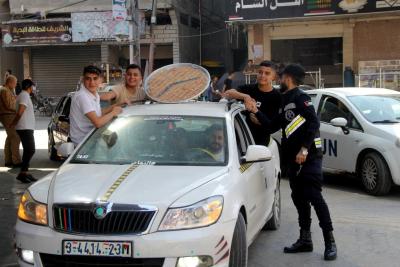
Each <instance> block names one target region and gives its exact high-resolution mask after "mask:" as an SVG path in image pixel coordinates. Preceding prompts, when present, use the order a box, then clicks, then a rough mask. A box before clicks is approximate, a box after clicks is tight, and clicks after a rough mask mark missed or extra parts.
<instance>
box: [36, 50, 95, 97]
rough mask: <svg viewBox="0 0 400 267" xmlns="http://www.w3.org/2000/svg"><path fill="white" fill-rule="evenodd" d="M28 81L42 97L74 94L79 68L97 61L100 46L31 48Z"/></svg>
mask: <svg viewBox="0 0 400 267" xmlns="http://www.w3.org/2000/svg"><path fill="white" fill-rule="evenodd" d="M31 55H32V57H31V58H32V65H31V67H32V79H33V80H34V82H35V83H36V84H37V88H38V89H39V90H40V93H41V94H42V95H44V96H62V95H65V94H66V93H67V92H71V91H75V89H76V86H77V84H78V81H79V78H80V76H81V75H82V70H83V67H84V66H86V65H89V64H92V63H94V62H99V61H100V58H101V52H100V46H53V47H41V48H32V54H31Z"/></svg>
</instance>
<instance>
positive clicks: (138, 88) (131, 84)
mask: <svg viewBox="0 0 400 267" xmlns="http://www.w3.org/2000/svg"><path fill="white" fill-rule="evenodd" d="M142 81H143V78H142V69H141V68H140V67H139V66H138V65H136V64H131V65H129V66H128V67H127V68H126V73H125V79H124V82H123V83H122V84H118V85H116V86H114V87H113V88H112V89H111V91H110V92H107V93H102V94H100V100H103V101H109V100H111V104H120V105H122V104H131V103H134V102H136V101H141V100H145V99H146V93H145V92H144V89H143V86H142Z"/></svg>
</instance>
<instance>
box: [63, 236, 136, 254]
mask: <svg viewBox="0 0 400 267" xmlns="http://www.w3.org/2000/svg"><path fill="white" fill-rule="evenodd" d="M63 255H80V256H107V257H132V242H127V241H104V242H99V241H73V240H64V241H63Z"/></svg>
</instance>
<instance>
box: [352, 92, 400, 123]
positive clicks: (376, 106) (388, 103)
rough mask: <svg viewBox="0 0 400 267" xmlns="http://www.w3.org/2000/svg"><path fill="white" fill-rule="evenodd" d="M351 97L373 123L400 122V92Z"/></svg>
mask: <svg viewBox="0 0 400 267" xmlns="http://www.w3.org/2000/svg"><path fill="white" fill-rule="evenodd" d="M349 99H350V101H351V102H352V103H353V104H354V105H355V106H356V107H357V109H358V110H359V111H360V112H361V114H363V116H364V117H365V118H366V119H367V120H368V121H370V122H372V123H399V122H400V94H396V95H365V96H350V97H349Z"/></svg>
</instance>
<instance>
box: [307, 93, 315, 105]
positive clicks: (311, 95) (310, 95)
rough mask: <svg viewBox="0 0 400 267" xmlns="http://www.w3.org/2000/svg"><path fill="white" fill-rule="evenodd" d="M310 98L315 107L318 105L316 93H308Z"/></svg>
mask: <svg viewBox="0 0 400 267" xmlns="http://www.w3.org/2000/svg"><path fill="white" fill-rule="evenodd" d="M308 96H309V97H310V98H311V102H312V103H313V105H314V107H316V105H317V102H316V101H317V95H315V94H309V95H308Z"/></svg>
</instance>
